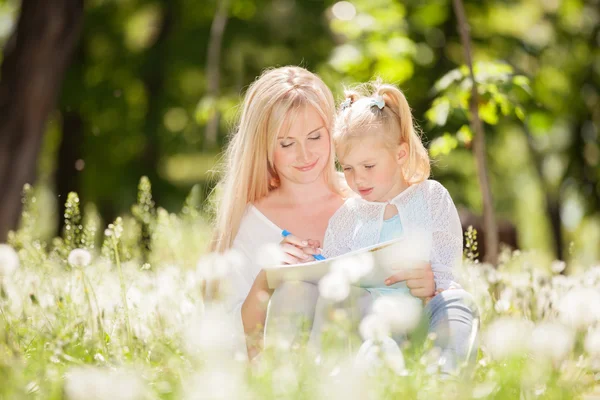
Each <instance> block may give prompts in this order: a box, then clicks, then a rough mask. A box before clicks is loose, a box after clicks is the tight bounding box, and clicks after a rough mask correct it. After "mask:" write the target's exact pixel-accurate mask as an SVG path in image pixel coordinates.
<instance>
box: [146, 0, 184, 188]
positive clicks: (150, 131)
mask: <svg viewBox="0 0 600 400" xmlns="http://www.w3.org/2000/svg"><path fill="white" fill-rule="evenodd" d="M161 3H162V4H161V7H162V12H163V18H162V23H161V27H160V31H159V32H158V35H157V38H156V41H155V42H154V44H153V45H152V46H151V47H150V48H149V49H148V51H147V53H146V57H145V58H146V61H145V63H144V65H143V67H142V68H143V69H142V73H141V75H142V81H143V82H144V86H145V88H146V93H147V96H148V109H147V111H146V119H145V122H144V138H145V143H144V147H143V149H142V153H141V154H140V162H141V165H142V173H143V175H145V176H147V177H148V178H149V179H150V182H151V183H152V186H153V189H154V196H155V200H158V197H159V195H160V193H162V192H163V189H164V186H165V184H164V182H163V180H161V179H160V177H159V175H158V163H159V159H160V142H159V130H160V126H161V125H162V121H163V114H164V109H163V101H164V89H165V71H166V68H167V63H168V60H169V57H168V52H169V43H168V42H167V38H168V36H169V34H170V33H171V30H172V28H173V26H174V25H175V17H176V16H175V13H176V8H177V7H178V2H176V1H174V0H162V2H161ZM136 186H137V183H136Z"/></svg>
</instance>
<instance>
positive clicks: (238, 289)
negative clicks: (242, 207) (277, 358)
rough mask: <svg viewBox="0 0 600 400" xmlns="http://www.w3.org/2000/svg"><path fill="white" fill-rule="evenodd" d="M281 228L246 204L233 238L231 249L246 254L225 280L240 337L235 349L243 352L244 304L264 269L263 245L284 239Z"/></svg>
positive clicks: (244, 347)
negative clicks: (239, 265) (261, 264)
mask: <svg viewBox="0 0 600 400" xmlns="http://www.w3.org/2000/svg"><path fill="white" fill-rule="evenodd" d="M281 232H282V229H280V228H279V227H278V226H277V225H275V224H274V223H273V222H271V220H270V219H268V218H267V217H266V216H265V215H264V214H263V213H261V212H260V211H259V210H258V209H257V208H256V207H254V206H253V205H252V204H250V205H249V206H248V207H247V208H246V213H245V214H244V217H243V218H242V221H241V222H240V228H239V230H238V233H237V235H236V236H235V239H234V240H233V245H232V249H233V250H237V251H239V252H240V253H241V254H242V255H243V256H244V259H245V263H243V266H242V268H235V269H233V270H232V271H230V273H229V276H228V277H227V280H226V282H227V283H228V284H229V288H228V289H229V290H228V298H227V307H228V309H229V310H230V311H231V312H232V316H233V318H234V325H235V330H236V337H237V338H236V344H235V350H237V351H238V352H239V353H241V354H244V355H245V354H247V353H246V342H245V337H244V325H243V322H242V304H243V303H244V301H245V300H246V297H247V296H248V293H249V292H250V288H251V287H252V284H253V283H254V280H255V279H256V276H257V275H258V273H259V272H260V270H261V269H262V267H261V266H260V264H259V263H258V260H260V259H261V254H260V251H261V248H262V247H263V246H265V245H267V244H270V243H279V242H281V240H282V237H281ZM262 258H264V255H262Z"/></svg>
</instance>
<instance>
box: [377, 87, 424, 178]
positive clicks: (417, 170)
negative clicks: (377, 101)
mask: <svg viewBox="0 0 600 400" xmlns="http://www.w3.org/2000/svg"><path fill="white" fill-rule="evenodd" d="M372 96H373V97H381V98H383V100H384V102H385V108H387V109H388V115H389V116H390V117H392V118H397V119H398V126H399V127H400V137H399V138H398V139H399V142H398V144H400V143H406V144H407V145H408V162H407V163H406V164H405V166H404V179H406V181H407V182H409V183H411V184H414V183H419V182H422V181H424V180H426V179H428V178H429V175H430V173H431V166H430V160H429V155H428V154H427V149H425V146H424V145H423V142H422V141H421V137H420V135H419V133H418V130H417V129H416V128H415V126H414V122H413V117H412V113H411V110H410V106H409V105H408V101H407V100H406V97H404V93H402V91H401V90H400V89H398V88H397V87H396V86H394V85H389V84H382V83H380V82H375V84H374V93H373V95H372Z"/></svg>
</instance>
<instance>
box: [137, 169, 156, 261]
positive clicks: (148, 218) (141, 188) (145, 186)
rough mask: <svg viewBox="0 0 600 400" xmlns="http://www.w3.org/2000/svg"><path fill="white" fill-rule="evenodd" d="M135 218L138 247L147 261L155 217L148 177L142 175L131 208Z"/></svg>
mask: <svg viewBox="0 0 600 400" xmlns="http://www.w3.org/2000/svg"><path fill="white" fill-rule="evenodd" d="M131 212H132V214H133V216H134V218H135V220H136V221H137V222H138V224H139V225H140V231H141V232H140V248H141V250H142V259H143V260H144V263H147V262H148V257H149V255H150V252H151V250H152V249H151V247H150V246H151V240H152V228H153V224H154V223H155V219H156V216H155V215H156V211H155V209H154V201H153V200H152V186H151V184H150V180H149V179H148V177H146V176H143V177H142V178H141V179H140V183H139V185H138V201H137V204H136V205H134V206H133V207H132V209H131Z"/></svg>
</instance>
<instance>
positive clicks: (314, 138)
mask: <svg viewBox="0 0 600 400" xmlns="http://www.w3.org/2000/svg"><path fill="white" fill-rule="evenodd" d="M308 139H309V140H319V139H321V134H320V133H319V134H318V135H315V136H310V137H309V138H308Z"/></svg>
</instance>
